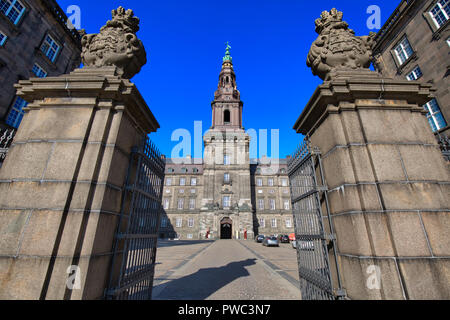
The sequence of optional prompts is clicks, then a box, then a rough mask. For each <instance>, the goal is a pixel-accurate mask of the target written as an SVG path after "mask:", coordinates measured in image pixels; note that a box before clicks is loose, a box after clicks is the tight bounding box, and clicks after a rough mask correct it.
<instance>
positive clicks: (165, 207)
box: [164, 198, 170, 210]
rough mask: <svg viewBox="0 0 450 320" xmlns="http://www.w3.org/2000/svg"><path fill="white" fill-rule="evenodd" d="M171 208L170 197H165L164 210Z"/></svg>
mask: <svg viewBox="0 0 450 320" xmlns="http://www.w3.org/2000/svg"><path fill="white" fill-rule="evenodd" d="M169 209H170V199H167V198H165V199H164V210H169Z"/></svg>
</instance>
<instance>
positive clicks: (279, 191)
mask: <svg viewBox="0 0 450 320" xmlns="http://www.w3.org/2000/svg"><path fill="white" fill-rule="evenodd" d="M200 161H201V160H200ZM196 162H197V163H198V162H199V160H197V161H196ZM281 162H282V164H280V166H279V168H278V169H277V170H276V172H274V173H267V170H266V168H267V165H262V164H258V165H251V167H249V166H247V169H246V170H247V171H246V172H245V173H244V172H243V171H244V170H245V169H243V168H241V166H238V168H234V169H233V165H232V166H231V168H228V169H224V168H222V166H221V165H219V166H218V167H217V169H212V168H211V167H210V168H209V169H206V168H208V167H209V166H208V165H205V164H192V163H194V160H193V159H190V158H188V159H184V161H183V163H181V164H174V163H173V161H172V160H170V159H169V160H167V165H166V183H165V186H164V196H163V204H164V200H165V199H167V200H168V201H169V208H167V207H166V209H165V210H164V215H163V216H164V217H163V220H164V221H162V223H161V228H160V232H159V233H160V237H162V238H176V237H178V238H180V239H182V240H202V239H203V240H204V239H205V238H206V232H207V230H209V231H210V234H211V239H218V238H220V231H219V230H218V229H217V225H218V224H219V223H220V220H221V218H222V214H219V213H216V212H214V211H213V210H211V208H210V207H209V206H207V205H205V204H207V203H209V202H211V199H205V197H208V195H209V194H211V192H212V193H214V194H215V195H213V196H212V197H213V199H215V200H214V201H216V202H218V201H219V198H220V196H221V195H222V193H221V190H222V189H223V188H232V185H233V184H234V185H235V186H238V185H240V183H237V179H239V177H240V176H243V175H244V176H245V175H246V174H248V175H249V176H250V181H251V182H250V198H251V208H250V211H249V212H241V213H240V214H239V216H236V215H234V216H233V214H232V211H230V215H231V217H232V219H233V220H234V223H233V238H241V239H242V238H243V233H242V231H243V230H245V229H247V228H248V229H247V231H248V234H249V237H250V234H254V235H258V234H264V235H273V234H290V233H293V232H294V219H293V214H292V208H291V193H290V186H289V178H288V175H287V165H286V160H284V159H282V160H281ZM194 169H196V170H198V172H194V171H193V170H194ZM185 171H187V172H185ZM225 172H230V173H231V184H232V185H229V184H224V183H223V174H224V173H225ZM181 178H184V179H185V181H186V185H184V186H181V185H180V179H181ZM192 178H195V179H196V185H194V186H193V185H191V183H190V182H191V179H192ZM258 179H262V181H263V186H258ZM270 179H271V180H273V186H272V185H269V180H270ZM208 180H210V181H209V186H208V188H207V189H209V191H211V192H208V190H206V189H205V181H208ZM212 180H214V182H211V181H212ZM283 180H284V182H283ZM168 181H170V182H169V183H168ZM169 184H170V185H169ZM180 190H182V192H180ZM191 190H195V193H192V192H191ZM233 191H234V193H233V196H232V200H231V201H232V204H234V203H235V202H237V203H239V202H240V197H239V190H233ZM243 194H244V195H245V192H244V193H243ZM179 199H185V200H184V206H183V209H178V200H179ZM189 199H195V208H194V209H190V208H189ZM259 199H263V200H264V209H260V208H259V206H258V200H259ZM270 199H273V200H275V204H276V206H275V209H274V210H272V208H271V207H270ZM284 201H288V202H289V208H288V209H287V210H285V208H284ZM221 210H222V211H221V212H222V213H223V208H221ZM217 212H219V211H217ZM225 214H226V212H225ZM189 219H193V225H192V226H189ZM261 219H264V222H265V223H264V224H261ZM273 219H276V226H275V227H274V226H272V220H273ZM177 220H181V222H182V224H181V226H179V225H178V226H177ZM248 225H250V227H248ZM236 231H238V234H236Z"/></svg>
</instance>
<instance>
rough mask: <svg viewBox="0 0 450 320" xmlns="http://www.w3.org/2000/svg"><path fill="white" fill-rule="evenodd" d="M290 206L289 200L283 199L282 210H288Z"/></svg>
mask: <svg viewBox="0 0 450 320" xmlns="http://www.w3.org/2000/svg"><path fill="white" fill-rule="evenodd" d="M290 208H291V205H290V203H289V200H284V210H289V209H290Z"/></svg>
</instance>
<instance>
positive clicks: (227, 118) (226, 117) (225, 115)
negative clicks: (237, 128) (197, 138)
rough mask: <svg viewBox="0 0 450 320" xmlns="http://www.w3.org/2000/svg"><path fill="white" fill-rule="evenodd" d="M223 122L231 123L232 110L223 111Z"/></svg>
mask: <svg viewBox="0 0 450 320" xmlns="http://www.w3.org/2000/svg"><path fill="white" fill-rule="evenodd" d="M223 122H224V123H225V124H229V123H230V122H231V113H230V110H225V111H224V113H223Z"/></svg>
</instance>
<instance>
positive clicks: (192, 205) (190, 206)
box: [189, 199, 195, 210]
mask: <svg viewBox="0 0 450 320" xmlns="http://www.w3.org/2000/svg"><path fill="white" fill-rule="evenodd" d="M189 209H190V210H194V209H195V199H190V200H189Z"/></svg>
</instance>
